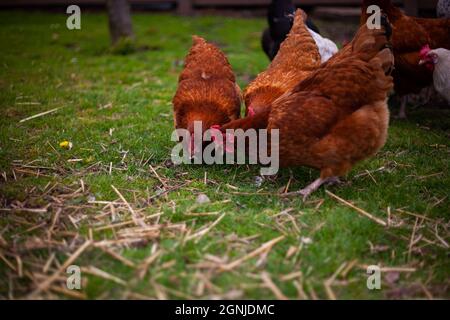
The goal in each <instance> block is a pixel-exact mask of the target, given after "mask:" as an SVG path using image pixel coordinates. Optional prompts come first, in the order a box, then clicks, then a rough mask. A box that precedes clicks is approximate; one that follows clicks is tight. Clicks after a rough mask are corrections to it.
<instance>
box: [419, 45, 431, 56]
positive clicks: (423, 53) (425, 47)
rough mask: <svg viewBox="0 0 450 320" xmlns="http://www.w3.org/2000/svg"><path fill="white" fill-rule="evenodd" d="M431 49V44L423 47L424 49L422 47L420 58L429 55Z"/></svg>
mask: <svg viewBox="0 0 450 320" xmlns="http://www.w3.org/2000/svg"><path fill="white" fill-rule="evenodd" d="M430 51H431V48H430V45H428V44H426V45H424V46H423V47H422V49H420V53H419V55H420V58H421V59H423V58H425V57H426V56H427V54H428V52H430Z"/></svg>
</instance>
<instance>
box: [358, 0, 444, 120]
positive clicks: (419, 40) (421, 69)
mask: <svg viewBox="0 0 450 320" xmlns="http://www.w3.org/2000/svg"><path fill="white" fill-rule="evenodd" d="M370 5H377V6H379V7H380V8H381V10H382V11H383V12H385V13H386V14H387V16H388V17H389V20H390V22H391V23H392V25H393V30H394V31H393V35H392V46H393V50H394V56H395V70H394V72H393V76H394V90H395V92H396V94H397V95H399V96H400V97H401V106H400V112H399V118H406V103H407V100H408V95H409V94H411V93H414V94H417V93H419V92H420V91H421V90H422V89H423V88H426V87H428V86H431V85H432V84H433V72H432V70H430V68H427V67H426V66H425V65H419V60H420V55H421V50H422V49H423V48H424V46H426V45H428V46H429V47H431V48H445V49H450V19H424V18H416V17H410V16H407V15H406V14H404V13H403V12H402V11H401V10H400V9H399V8H397V7H395V6H394V5H393V4H392V2H391V0H363V5H362V15H361V25H362V24H365V23H366V21H367V19H368V13H367V7H368V6H370Z"/></svg>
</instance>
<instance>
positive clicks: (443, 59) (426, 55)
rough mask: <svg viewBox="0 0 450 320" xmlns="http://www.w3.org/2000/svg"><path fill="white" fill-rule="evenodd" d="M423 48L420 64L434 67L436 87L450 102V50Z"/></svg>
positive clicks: (434, 83)
mask: <svg viewBox="0 0 450 320" xmlns="http://www.w3.org/2000/svg"><path fill="white" fill-rule="evenodd" d="M422 50H423V51H422V52H421V60H420V61H419V64H421V65H425V66H427V67H429V68H432V70H433V85H434V88H435V89H436V91H437V92H439V94H441V95H442V96H443V97H444V98H445V99H446V100H447V102H448V103H450V50H447V49H443V48H439V49H434V50H430V49H429V48H424V49H422Z"/></svg>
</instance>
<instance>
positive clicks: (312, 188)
mask: <svg viewBox="0 0 450 320" xmlns="http://www.w3.org/2000/svg"><path fill="white" fill-rule="evenodd" d="M336 183H340V180H339V178H338V177H334V176H333V177H327V178H318V179H316V180H314V181H313V182H312V183H310V184H309V185H307V186H306V187H305V188H303V189H301V190H298V191H294V192H288V193H284V194H283V195H282V196H283V197H289V196H296V195H301V196H302V197H303V201H305V200H306V198H308V196H309V195H310V194H311V193H313V192H314V191H316V190H317V189H319V188H320V186H322V185H323V184H336Z"/></svg>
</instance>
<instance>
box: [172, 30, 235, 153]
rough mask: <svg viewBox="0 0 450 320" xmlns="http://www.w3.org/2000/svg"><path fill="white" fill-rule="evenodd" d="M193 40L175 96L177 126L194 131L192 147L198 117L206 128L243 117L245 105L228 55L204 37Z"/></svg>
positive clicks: (174, 106) (174, 105) (203, 127)
mask: <svg viewBox="0 0 450 320" xmlns="http://www.w3.org/2000/svg"><path fill="white" fill-rule="evenodd" d="M192 41H193V44H192V47H191V49H190V51H189V54H188V55H187V56H186V60H185V66H184V69H183V71H182V72H181V74H180V76H179V79H178V89H177V91H176V93H175V96H174V97H173V100H172V102H173V110H174V121H175V128H176V129H180V128H182V129H188V130H189V131H190V132H191V140H192V141H191V144H190V145H191V149H192V148H193V139H194V135H193V134H192V133H193V130H194V121H202V129H203V131H205V130H207V129H209V128H210V127H212V126H214V125H219V126H220V125H223V124H224V123H227V122H229V121H231V120H235V119H237V118H239V116H240V108H241V91H240V89H239V86H238V85H237V84H236V79H235V76H234V73H233V70H232V69H231V66H230V64H229V62H228V60H227V58H226V57H225V55H224V54H223V53H222V52H221V51H220V50H219V48H217V47H216V46H214V45H212V44H210V43H207V42H206V41H205V40H204V39H203V38H201V37H198V36H193V37H192ZM191 151H192V150H191Z"/></svg>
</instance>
